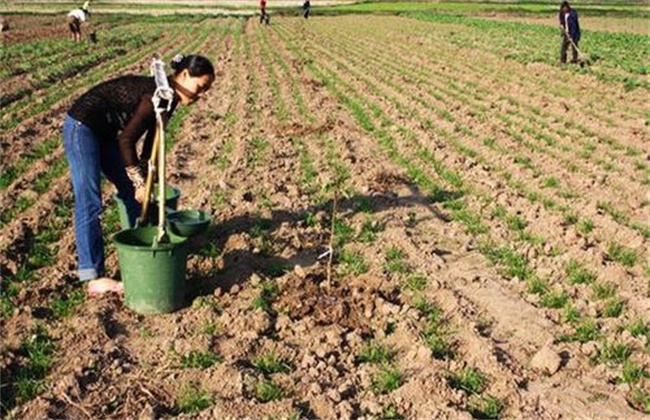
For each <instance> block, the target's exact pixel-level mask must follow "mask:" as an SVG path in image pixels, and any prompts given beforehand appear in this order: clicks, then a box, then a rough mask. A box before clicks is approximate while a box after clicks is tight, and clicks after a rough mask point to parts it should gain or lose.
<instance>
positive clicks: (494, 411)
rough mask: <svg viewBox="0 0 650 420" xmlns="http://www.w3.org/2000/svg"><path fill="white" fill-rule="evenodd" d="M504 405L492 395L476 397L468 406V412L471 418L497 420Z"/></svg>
mask: <svg viewBox="0 0 650 420" xmlns="http://www.w3.org/2000/svg"><path fill="white" fill-rule="evenodd" d="M504 408H505V404H504V403H503V402H502V401H501V400H500V399H498V398H497V397H494V396H492V395H488V396H485V397H484V396H480V397H479V396H476V397H474V398H473V401H472V402H471V403H470V404H469V412H470V414H471V415H472V417H474V418H477V419H498V418H499V417H500V416H501V412H502V411H503V409H504Z"/></svg>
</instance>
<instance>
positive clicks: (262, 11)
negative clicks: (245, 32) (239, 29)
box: [260, 0, 270, 25]
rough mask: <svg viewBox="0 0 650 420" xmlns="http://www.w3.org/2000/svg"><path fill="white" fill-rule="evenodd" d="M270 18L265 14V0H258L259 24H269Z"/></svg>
mask: <svg viewBox="0 0 650 420" xmlns="http://www.w3.org/2000/svg"><path fill="white" fill-rule="evenodd" d="M269 20H270V16H269V15H268V13H266V0H260V23H266V24H267V25H268V24H269Z"/></svg>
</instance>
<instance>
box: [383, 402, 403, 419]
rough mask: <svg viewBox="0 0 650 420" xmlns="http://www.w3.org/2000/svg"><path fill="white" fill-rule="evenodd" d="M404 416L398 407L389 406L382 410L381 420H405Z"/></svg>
mask: <svg viewBox="0 0 650 420" xmlns="http://www.w3.org/2000/svg"><path fill="white" fill-rule="evenodd" d="M404 418H405V417H404V416H403V415H402V414H400V412H399V410H398V409H397V407H395V406H394V405H393V404H389V405H388V406H386V407H383V408H382V409H381V419H382V420H404Z"/></svg>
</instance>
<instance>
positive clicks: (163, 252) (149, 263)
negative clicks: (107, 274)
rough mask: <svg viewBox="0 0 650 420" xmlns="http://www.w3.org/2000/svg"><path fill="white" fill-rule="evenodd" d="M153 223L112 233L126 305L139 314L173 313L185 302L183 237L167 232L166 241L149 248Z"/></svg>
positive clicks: (154, 233) (185, 267) (184, 249)
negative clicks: (150, 225) (148, 225)
mask: <svg viewBox="0 0 650 420" xmlns="http://www.w3.org/2000/svg"><path fill="white" fill-rule="evenodd" d="M157 234H158V228H157V227H155V226H152V227H144V228H137V229H126V230H122V231H120V232H118V233H116V234H115V235H113V242H114V243H115V246H116V247H117V256H118V259H119V264H120V271H121V273H122V282H123V283H124V298H125V301H126V306H128V307H129V308H131V309H133V310H134V311H136V312H138V313H142V314H151V313H167V312H173V311H175V310H177V309H179V308H180V307H181V306H183V304H184V301H185V272H186V270H187V253H188V246H187V243H186V239H185V238H182V237H180V236H176V235H174V234H173V233H171V232H167V237H168V238H169V241H168V243H161V244H158V245H157V246H156V247H155V248H154V247H152V243H153V239H154V237H155V236H156V235H157Z"/></svg>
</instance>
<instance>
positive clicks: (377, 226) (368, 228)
mask: <svg viewBox="0 0 650 420" xmlns="http://www.w3.org/2000/svg"><path fill="white" fill-rule="evenodd" d="M384 228H385V225H384V224H383V223H379V222H377V221H374V220H372V219H371V218H369V217H368V218H366V220H365V221H364V222H363V225H362V226H361V230H360V231H359V235H357V240H359V241H360V242H374V241H375V239H377V234H378V233H379V232H383V230H384Z"/></svg>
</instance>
